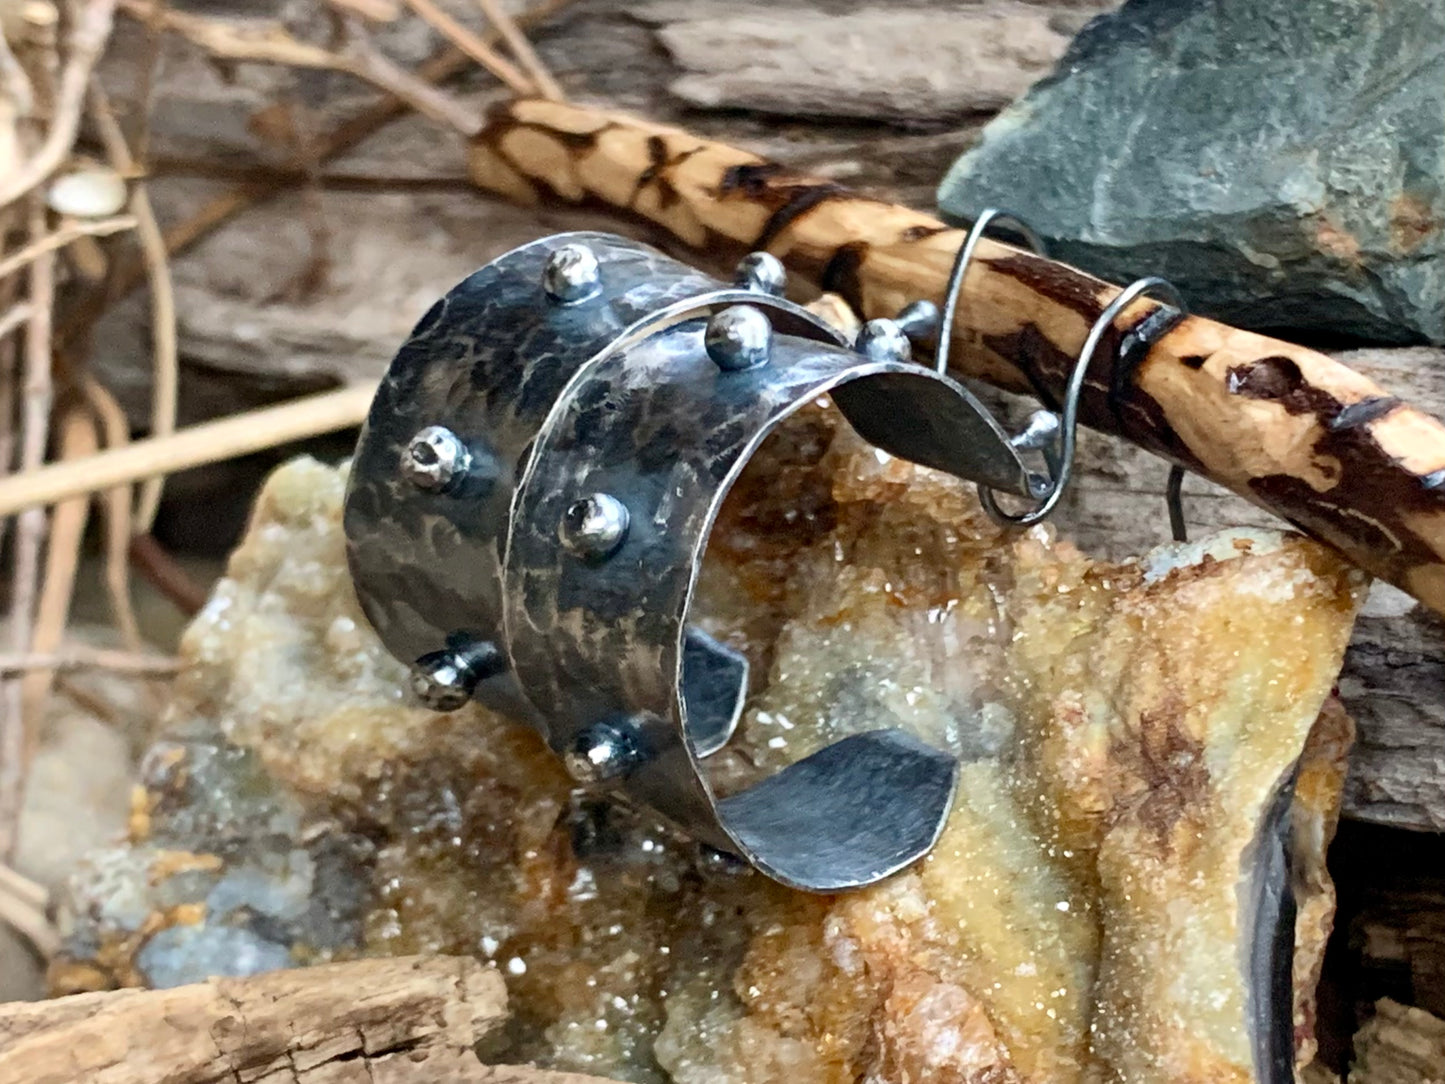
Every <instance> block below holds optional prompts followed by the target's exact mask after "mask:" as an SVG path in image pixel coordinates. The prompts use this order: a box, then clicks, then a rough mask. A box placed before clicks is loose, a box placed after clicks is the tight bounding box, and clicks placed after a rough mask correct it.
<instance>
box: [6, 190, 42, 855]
mask: <svg viewBox="0 0 1445 1084" xmlns="http://www.w3.org/2000/svg"><path fill="white" fill-rule="evenodd" d="M28 217H29V230H30V237H31V241H32V244H34V243H35V241H36V240H37V239H38V238H40V237H42V236H43V235H44V232H45V217H46V216H45V205H44V203H43V202H42V201H41V199H40V197H39V195H38V194H32V195H31V197H30V199H29V216H28ZM28 277H29V280H30V282H29V287H30V298H29V301H30V316H29V319H28V320H27V322H26V325H25V326H26V332H25V365H24V372H25V379H24V398H23V403H22V407H21V414H22V418H23V425H22V427H21V432H20V439H21V445H20V462H19V469H20V470H21V471H34V470H36V469H37V468H39V466H40V463H41V462H42V461H43V460H44V458H45V445H46V443H47V441H48V438H49V433H50V410H51V407H52V406H53V405H54V401H55V391H54V385H53V381H52V374H51V361H52V359H51V338H52V333H53V330H54V322H53V317H54V312H53V309H52V306H53V304H54V301H55V254H54V252H51V251H45V252H41V253H40V254H39V255H37V256H36V257H35V258H34V260H33V261H32V262H31V263H30V267H29V274H28ZM23 476H24V475H19V476H17V478H18V477H23ZM11 480H13V479H6V481H11ZM45 523H46V518H45V513H44V512H43V511H42V510H41V509H39V508H33V509H27V510H26V511H25V513H24V514H23V515H21V517H20V519H19V521H18V523H17V524H16V530H15V548H14V570H13V573H12V577H11V584H12V587H11V594H10V642H11V644H12V646H13V647H14V649H15V650H16V651H21V652H23V651H29V650H30V635H31V631H32V629H33V628H34V621H35V596H36V591H37V589H38V585H39V576H40V551H41V548H42V543H43V539H44V536H45ZM28 725H29V720H28V719H26V717H25V693H24V687H23V682H22V681H21V680H16V679H13V678H0V861H8V860H9V859H10V856H11V854H12V853H13V852H14V850H15V844H16V842H17V840H18V838H19V825H20V808H21V805H22V804H23V802H24V796H25V767H26V762H27V759H28V756H29V747H30V742H29V736H28Z"/></svg>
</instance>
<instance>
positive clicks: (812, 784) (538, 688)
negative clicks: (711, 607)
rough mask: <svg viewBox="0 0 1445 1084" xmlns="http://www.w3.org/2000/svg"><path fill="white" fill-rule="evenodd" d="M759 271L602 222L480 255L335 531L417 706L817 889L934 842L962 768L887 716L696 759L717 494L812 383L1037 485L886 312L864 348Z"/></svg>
mask: <svg viewBox="0 0 1445 1084" xmlns="http://www.w3.org/2000/svg"><path fill="white" fill-rule="evenodd" d="M774 272H775V269H773V268H772V267H771V264H770V263H769V262H768V261H767V260H757V259H755V260H751V261H749V262H748V263H747V264H745V266H744V268H743V271H742V272H741V273H740V276H739V281H740V282H742V283H744V286H743V287H737V286H726V285H724V284H723V283H720V282H718V281H716V280H714V279H712V278H709V277H708V276H706V275H703V274H701V273H700V272H698V271H696V270H694V269H692V268H689V267H687V266H685V265H683V264H681V263H678V262H677V261H675V260H672V259H670V258H668V257H666V256H664V255H663V254H661V253H659V252H657V251H655V250H653V249H651V248H648V247H646V246H644V245H640V244H637V243H635V242H632V241H628V240H624V239H622V238H619V237H612V236H608V235H604V234H595V233H586V234H567V235H562V236H558V237H550V238H546V239H544V240H541V241H538V242H536V243H534V244H531V245H527V246H525V247H523V248H520V249H517V250H516V251H513V252H511V253H508V254H507V255H506V256H503V257H501V258H500V259H498V260H497V261H495V262H494V263H491V264H489V265H488V266H486V267H484V268H482V269H481V270H480V271H478V272H476V274H474V275H472V276H471V277H470V278H468V279H466V280H465V281H464V282H462V283H461V284H460V285H459V286H457V287H456V288H455V289H454V290H452V292H451V293H449V294H448V295H447V296H446V297H444V298H443V299H442V300H441V301H439V302H437V304H436V305H435V306H433V307H432V309H431V311H430V312H428V313H427V314H426V316H425V317H423V319H422V320H421V322H420V323H419V324H418V325H417V327H416V329H415V331H414V332H413V333H412V335H411V337H410V338H409V339H408V340H407V342H406V343H405V344H404V345H403V346H402V348H401V351H400V352H399V353H398V354H397V356H396V358H395V360H394V361H393V362H392V365H391V368H390V370H389V371H388V373H387V375H386V378H385V379H384V380H383V381H382V385H381V388H380V390H379V391H378V393H377V397H376V401H375V403H374V404H373V406H372V409H371V413H370V416H369V418H368V420H367V423H366V427H365V429H364V431H363V433H362V438H361V442H360V445H359V446H358V449H357V453H356V459H355V462H354V465H353V468H352V475H351V479H352V480H351V488H350V491H349V493H348V495H347V500H346V512H345V526H346V535H347V540H348V546H349V558H350V562H351V569H352V573H353V577H354V580H355V583H356V589H357V593H358V595H359V597H360V599H361V603H362V606H363V608H364V609H365V611H366V614H367V616H368V617H369V618H370V620H371V622H372V623H373V624H374V625H375V627H376V629H377V632H378V633H379V634H380V636H381V638H382V640H383V642H384V643H385V644H386V646H387V648H388V649H389V650H390V651H392V652H393V653H395V654H396V655H397V656H398V657H400V658H402V659H404V660H406V661H407V662H409V663H412V664H413V665H414V666H415V667H416V671H417V674H418V678H417V683H418V689H419V690H422V691H423V692H424V693H425V694H426V698H427V700H428V702H429V703H431V704H432V706H434V707H437V708H438V709H440V710H446V709H447V708H449V707H454V706H456V705H457V704H458V703H461V702H464V700H465V699H466V698H468V697H475V698H476V699H478V700H481V701H482V702H484V703H486V704H488V705H490V706H492V707H494V708H496V709H498V710H499V711H502V712H504V713H506V714H509V715H511V716H513V717H515V718H518V719H521V720H523V721H525V722H527V723H529V724H530V725H532V726H533V727H535V728H536V729H537V730H538V731H539V732H540V733H541V734H542V735H543V736H544V737H545V738H546V740H547V741H548V743H549V744H550V745H551V747H552V748H553V749H554V750H555V751H556V752H557V753H558V755H559V756H561V757H563V758H564V761H565V763H566V764H567V765H568V766H569V770H571V771H572V772H573V773H574V776H575V777H576V778H577V779H578V780H579V782H584V783H587V784H589V785H606V786H610V787H613V788H616V790H617V791H619V792H620V793H621V794H623V795H625V796H627V797H628V798H630V799H632V800H634V801H636V802H640V803H642V804H645V805H647V806H649V807H651V808H652V809H653V810H655V811H657V812H658V813H660V814H662V815H664V816H666V817H667V818H669V819H670V820H671V821H673V822H674V823H676V824H677V825H678V826H680V827H681V828H683V829H684V830H686V831H688V832H690V833H692V834H693V835H694V836H695V837H696V838H697V839H699V840H700V841H702V842H703V843H704V844H706V845H709V846H711V847H715V848H718V849H719V850H722V851H726V852H730V853H732V854H736V855H740V856H741V857H743V858H745V859H746V860H747V861H748V862H749V863H751V864H752V865H753V866H754V867H756V868H757V869H759V870H761V871H763V872H764V873H766V874H768V875H769V876H771V877H774V878H776V879H777V880H779V881H782V882H783V883H785V884H789V885H793V886H796V887H799V888H805V889H812V890H818V891H829V890H836V889H842V888H850V887H854V886H858V885H863V884H867V883H870V882H872V881H875V880H877V879H879V878H880V877H883V876H886V875H887V874H889V873H891V872H893V871H895V870H897V869H900V868H902V867H903V866H905V865H907V864H908V863H910V862H912V861H914V860H915V859H917V858H918V857H920V856H921V855H922V854H924V853H925V852H926V851H927V850H928V848H929V847H931V846H932V844H933V842H934V841H935V839H936V838H937V836H938V833H939V831H940V830H941V829H942V825H943V821H944V818H945V817H946V816H947V813H948V810H949V806H950V802H951V797H952V792H953V786H954V780H955V776H956V766H955V764H954V763H953V760H952V758H951V757H950V756H948V755H947V754H946V753H944V752H942V751H940V750H937V749H933V748H931V747H929V746H927V745H924V744H923V743H921V742H919V741H918V740H917V739H915V738H913V737H910V736H909V735H907V734H904V733H903V732H901V731H896V730H878V731H873V732H870V733H863V734H858V735H855V736H853V737H850V738H847V739H845V740H843V741H840V742H838V743H836V744H834V745H832V746H829V747H827V748H825V749H822V750H820V751H819V752H817V753H814V754H813V755H812V756H809V757H808V758H806V759H804V760H802V761H800V762H798V763H796V764H793V765H791V766H789V767H788V768H786V769H784V770H783V771H781V772H779V773H777V774H776V775H774V776H772V777H770V778H768V779H766V780H764V781H763V782H761V783H759V784H757V785H756V786H754V787H752V788H751V789H749V790H746V791H743V792H742V793H738V794H733V795H730V796H728V797H726V798H721V799H720V798H717V797H716V796H715V795H714V794H713V792H712V790H711V788H710V787H709V785H708V782H707V779H706V777H705V775H704V773H703V772H702V771H701V765H700V761H701V759H702V758H704V757H706V756H708V755H710V754H711V753H713V752H715V751H716V750H718V749H720V748H722V747H723V746H724V745H725V744H726V743H727V741H728V739H729V737H730V736H731V734H732V731H733V728H734V727H735V726H736V724H737V721H738V717H739V714H740V712H741V710H742V705H743V699H744V695H745V691H746V688H747V662H746V660H745V659H744V658H743V657H742V656H740V655H738V654H737V653H736V652H734V651H732V650H730V649H729V648H727V647H726V646H724V645H722V644H720V643H718V642H717V641H716V640H714V639H712V638H711V637H709V636H707V635H706V634H705V633H703V632H702V631H701V630H700V629H697V628H694V627H692V626H690V625H689V624H688V606H689V603H690V602H691V599H692V593H693V587H694V582H695V580H696V576H697V572H698V568H699V565H700V562H701V560H702V555H703V552H704V550H705V548H706V545H707V539H708V533H709V531H710V529H711V526H712V524H713V521H714V519H715V517H716V515H717V513H718V510H719V508H720V506H721V504H722V502H723V500H724V498H725V497H726V495H727V492H728V489H729V487H730V485H731V484H732V482H733V481H734V480H735V479H736V478H737V476H738V474H739V473H740V472H741V470H742V469H743V467H744V466H745V464H746V463H747V461H748V459H749V458H750V456H751V455H752V454H753V452H754V451H756V449H757V448H758V447H759V445H760V444H761V443H762V442H763V441H764V439H766V437H767V436H768V434H769V433H770V432H771V431H772V430H773V429H774V428H775V427H776V426H777V425H778V424H779V423H780V422H781V421H782V420H783V419H784V418H786V417H788V416H789V415H790V414H792V413H793V412H794V411H796V410H798V409H799V408H801V407H802V406H804V405H805V404H807V403H809V402H811V401H812V400H813V399H815V398H817V397H818V396H819V395H822V394H830V395H831V396H832V397H833V399H834V401H835V402H836V404H837V405H838V407H839V409H840V410H841V411H842V412H843V413H844V415H845V416H846V417H847V418H848V420H849V421H850V422H851V423H852V425H853V427H854V428H855V429H856V430H857V431H858V432H859V434H861V435H862V436H863V437H864V438H865V439H866V440H868V441H870V442H871V443H873V444H874V445H876V446H877V447H879V448H881V449H883V450H884V451H887V452H889V453H891V454H893V455H896V456H899V457H901V458H904V459H907V460H910V461H913V462H916V463H921V464H924V465H927V466H930V467H934V468H937V469H940V470H944V471H948V472H950V473H952V474H954V475H956V476H958V477H960V478H965V479H968V480H970V481H973V482H976V483H979V484H980V485H984V486H988V487H990V488H991V489H995V490H1003V491H1006V492H1009V493H1014V494H1018V495H1020V496H1028V495H1029V494H1030V493H1031V492H1033V491H1035V490H1036V489H1037V486H1038V480H1037V479H1034V480H1033V485H1032V487H1031V484H1030V476H1029V474H1028V472H1027V470H1026V469H1025V467H1024V464H1023V463H1022V461H1021V460H1020V457H1019V452H1018V450H1017V449H1016V448H1015V447H1014V446H1013V445H1012V444H1011V443H1010V441H1009V437H1008V435H1007V434H1006V433H1005V432H1004V431H1003V430H1002V429H1001V428H1000V427H999V425H998V424H997V422H996V421H995V420H994V419H993V417H992V416H991V415H990V414H989V412H988V411H987V410H985V409H984V408H983V407H982V405H980V404H979V403H978V402H977V401H976V400H975V399H974V398H973V396H972V395H970V394H969V392H968V391H966V390H965V389H964V388H963V387H962V386H960V385H959V384H957V383H956V382H955V381H953V380H952V379H950V378H949V377H947V376H945V375H941V374H939V373H937V372H934V371H933V370H931V369H930V368H926V367H924V366H920V365H916V364H913V363H911V362H909V361H908V360H907V349H906V343H907V340H906V339H904V338H903V334H902V332H900V331H898V329H897V327H896V325H893V326H890V327H883V328H881V329H879V330H878V331H877V332H876V333H875V335H873V336H872V338H873V339H876V340H877V342H878V343H879V347H878V348H875V349H874V350H872V351H870V354H871V355H873V356H868V355H865V354H864V353H860V352H859V351H857V350H855V349H853V346H852V344H850V343H848V342H846V341H844V339H843V338H842V337H841V336H840V334H839V333H838V332H836V331H835V330H833V329H831V328H829V327H828V326H827V325H825V324H823V323H822V322H820V321H819V320H818V319H817V318H815V317H813V316H812V315H811V314H810V313H808V312H807V311H806V310H804V309H802V308H800V307H798V306H796V305H793V304H791V303H789V302H787V301H785V300H783V299H782V298H780V297H777V296H774V294H773V292H772V291H774V290H775V289H777V288H778V285H779V284H778V281H777V275H776V274H775V273H774ZM749 287H750V288H749ZM914 322H915V323H917V322H918V321H914ZM895 332H897V334H896V335H895V334H894V333H895ZM900 340H901V345H900ZM884 347H886V348H884Z"/></svg>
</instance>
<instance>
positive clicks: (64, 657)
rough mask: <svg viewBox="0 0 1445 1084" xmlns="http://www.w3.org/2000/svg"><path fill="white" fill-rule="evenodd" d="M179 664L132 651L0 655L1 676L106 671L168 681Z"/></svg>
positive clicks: (172, 658)
mask: <svg viewBox="0 0 1445 1084" xmlns="http://www.w3.org/2000/svg"><path fill="white" fill-rule="evenodd" d="M181 667H182V662H181V660H180V659H178V658H176V657H175V656H173V655H143V654H138V653H136V652H133V651H108V650H105V649H101V648H81V647H73V648H70V649H68V650H62V651H53V652H50V653H49V654H45V655H39V654H30V655H0V674H16V673H23V672H25V671H28V670H109V671H110V672H111V673H113V674H133V675H135V676H137V677H171V676H172V675H174V674H177V673H179V672H180V670H181Z"/></svg>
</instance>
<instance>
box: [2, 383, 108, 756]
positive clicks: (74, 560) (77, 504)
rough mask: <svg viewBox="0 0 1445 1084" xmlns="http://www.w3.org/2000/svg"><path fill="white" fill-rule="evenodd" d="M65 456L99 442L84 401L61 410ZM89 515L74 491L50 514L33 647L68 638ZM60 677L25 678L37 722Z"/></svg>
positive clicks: (31, 735)
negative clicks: (71, 609) (68, 627)
mask: <svg viewBox="0 0 1445 1084" xmlns="http://www.w3.org/2000/svg"><path fill="white" fill-rule="evenodd" d="M57 428H58V429H59V431H60V458H61V461H62V462H64V461H67V460H69V461H75V460H80V459H85V458H87V457H89V456H93V455H95V453H96V450H97V448H98V446H99V443H100V442H99V440H98V439H97V437H96V432H95V419H93V418H92V417H91V416H90V411H89V410H88V409H87V408H86V406H85V404H84V403H80V402H76V403H72V404H70V405H69V406H68V407H67V408H66V409H65V410H64V412H63V413H62V414H61V416H60V424H59V425H58V427H57ZM89 519H90V497H89V495H86V496H82V497H73V498H71V499H70V500H67V501H61V502H60V503H59V504H58V505H56V507H55V511H54V513H53V514H52V515H51V517H50V540H49V543H48V544H47V545H46V547H45V575H44V577H43V578H42V580H41V587H40V600H39V604H38V605H37V606H36V607H35V624H34V627H33V631H32V632H31V635H30V649H29V650H30V652H32V653H34V654H37V655H49V654H51V653H53V652H54V651H55V650H56V648H58V647H59V646H60V642H61V641H62V640H63V639H64V638H65V626H66V625H67V624H69V622H70V603H71V599H72V598H74V596H75V575H76V572H77V571H78V570H79V567H80V547H81V543H82V542H83V541H84V537H85V524H86V522H87V521H88V520H89ZM54 682H55V672H54V671H53V670H31V671H30V672H29V673H27V674H25V676H24V678H23V679H22V681H21V688H22V694H21V711H22V713H23V718H25V719H26V720H28V721H30V722H31V723H32V724H33V721H34V720H35V719H38V718H39V717H40V712H41V710H42V709H43V708H44V706H45V698H46V697H47V696H48V695H49V694H50V689H51V687H52V685H53V684H54ZM26 729H27V738H28V741H27V748H26V753H25V760H26V763H27V764H28V763H29V761H30V758H31V757H32V756H33V755H34V752H35V744H36V741H37V738H38V734H37V730H38V728H37V727H35V726H34V725H29V726H27V728H26Z"/></svg>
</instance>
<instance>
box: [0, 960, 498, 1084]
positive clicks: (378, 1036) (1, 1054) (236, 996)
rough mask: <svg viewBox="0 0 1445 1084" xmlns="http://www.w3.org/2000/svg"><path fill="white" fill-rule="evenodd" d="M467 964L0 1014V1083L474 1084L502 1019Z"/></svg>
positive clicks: (200, 988) (400, 963)
mask: <svg viewBox="0 0 1445 1084" xmlns="http://www.w3.org/2000/svg"><path fill="white" fill-rule="evenodd" d="M506 1005H507V993H506V986H505V984H504V983H503V981H502V978H501V976H500V975H498V974H497V973H496V972H495V971H493V970H490V969H487V968H484V967H483V966H482V965H481V964H479V963H477V962H476V961H475V960H471V959H464V958H453V957H434V958H422V957H415V956H412V957H401V958H398V959H391V960H360V961H355V962H349V963H338V964H322V965H319V966H317V967H312V968H306V969H303V970H294V971H274V972H270V973H268V974H263V975H255V976H252V977H250V978H244V979H212V980H210V981H209V982H205V983H199V984H197V985H194V986H180V987H176V988H174V989H170V990H114V991H108V992H105V993H96V994H77V995H75V996H73V997H65V998H59V999H57V1000H54V1001H40V1002H18V1003H13V1004H8V1005H0V1080H4V1081H22V1080H23V1081H25V1082H26V1084H74V1082H76V1081H86V1082H87V1084H155V1082H156V1081H165V1082H166V1084H412V1082H415V1084H480V1082H483V1081H492V1082H495V1081H496V1078H495V1077H492V1076H489V1075H487V1073H486V1071H485V1069H484V1067H483V1066H482V1065H481V1064H480V1063H479V1062H478V1060H477V1057H476V1054H475V1053H474V1052H473V1049H472V1048H473V1045H474V1044H475V1043H476V1042H477V1041H478V1040H479V1039H480V1038H482V1037H483V1036H484V1035H486V1034H488V1033H489V1032H491V1031H493V1030H495V1029H496V1028H498V1027H500V1026H501V1025H502V1023H503V1022H504V1021H505V1019H506V1015H507V1008H506Z"/></svg>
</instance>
